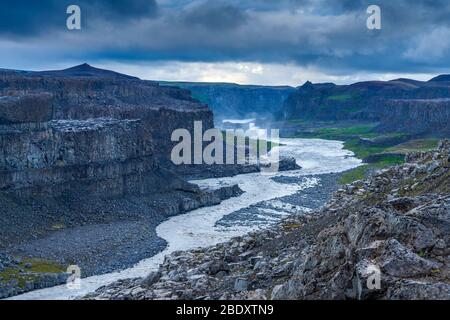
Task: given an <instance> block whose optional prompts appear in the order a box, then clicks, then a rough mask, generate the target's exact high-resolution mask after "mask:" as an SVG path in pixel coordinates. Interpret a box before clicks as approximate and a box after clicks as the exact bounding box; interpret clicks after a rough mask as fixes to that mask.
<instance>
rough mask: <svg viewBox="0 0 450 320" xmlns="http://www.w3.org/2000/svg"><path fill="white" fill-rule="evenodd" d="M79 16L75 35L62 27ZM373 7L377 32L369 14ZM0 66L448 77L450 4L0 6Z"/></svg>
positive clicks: (280, 0) (389, 0)
mask: <svg viewBox="0 0 450 320" xmlns="http://www.w3.org/2000/svg"><path fill="white" fill-rule="evenodd" d="M71 4H77V5H79V6H80V8H81V15H82V17H81V19H82V22H81V23H82V29H81V30H72V31H69V30H68V29H67V28H66V19H67V17H68V15H67V14H66V8H67V6H68V5H71ZM371 4H376V5H379V6H380V7H381V10H382V11H381V13H382V29H381V30H368V29H367V27H366V20H367V18H368V16H369V14H367V12H366V10H367V7H368V6H369V5H371ZM0 5H1V8H0V68H12V69H27V70H43V69H59V68H64V67H69V66H72V65H75V64H79V63H84V62H88V63H90V64H92V65H94V66H99V67H105V68H109V69H113V70H117V71H120V72H125V73H128V74H132V75H135V76H139V77H141V78H143V79H155V80H186V81H215V82H217V81H223V82H237V83H254V84H270V85H283V84H288V85H299V84H302V83H303V82H305V81H306V80H311V81H313V82H325V81H332V82H336V83H350V82H355V81H360V80H368V79H383V80H387V79H392V78H396V77H412V78H416V79H421V80H427V79H429V78H431V77H432V76H434V75H436V74H439V73H450V1H448V0H415V1H410V0H378V1H375V0H239V1H238V0H208V1H207V0H115V1H111V0H68V1H66V0H39V1H35V0H1V2H0Z"/></svg>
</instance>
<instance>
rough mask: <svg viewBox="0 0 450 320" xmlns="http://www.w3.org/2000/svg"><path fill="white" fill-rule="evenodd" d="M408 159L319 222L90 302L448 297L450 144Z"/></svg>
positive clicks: (294, 223)
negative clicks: (124, 300) (99, 300)
mask: <svg viewBox="0 0 450 320" xmlns="http://www.w3.org/2000/svg"><path fill="white" fill-rule="evenodd" d="M406 160H407V163H406V164H404V165H401V166H396V167H392V168H389V169H385V170H382V171H379V172H377V173H375V174H373V176H372V177H370V178H369V179H367V180H365V181H357V182H355V183H353V184H351V185H347V186H345V187H343V188H342V189H340V190H338V191H337V192H336V193H335V194H334V195H333V198H332V200H331V201H330V202H329V203H328V204H327V205H326V206H325V207H324V208H322V209H321V210H319V211H316V212H314V213H313V214H301V215H298V216H293V217H291V218H289V219H287V220H285V221H283V222H282V223H281V224H279V225H278V226H277V227H276V228H273V229H271V230H264V231H258V232H254V233H252V234H249V235H247V236H244V237H239V238H235V239H233V240H232V241H230V242H227V243H224V244H219V245H217V246H214V247H210V248H206V249H198V250H193V251H188V252H175V253H173V254H171V255H170V256H168V257H166V259H165V261H164V263H163V264H162V265H161V266H160V268H159V270H158V271H157V272H152V273H151V274H149V276H148V277H147V278H145V279H129V280H122V281H118V282H116V283H113V284H111V285H109V286H106V287H102V288H100V289H98V290H97V291H96V292H95V293H93V294H91V295H89V296H88V297H85V299H139V300H140V299H450V279H449V264H450V248H449V243H450V142H449V141H443V142H441V143H440V145H439V149H438V150H436V151H434V152H428V153H414V154H410V155H408V156H407V158H406ZM378 280H379V281H378Z"/></svg>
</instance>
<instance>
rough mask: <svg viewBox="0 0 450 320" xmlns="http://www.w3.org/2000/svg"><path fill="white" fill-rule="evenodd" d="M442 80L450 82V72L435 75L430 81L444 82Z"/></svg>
mask: <svg viewBox="0 0 450 320" xmlns="http://www.w3.org/2000/svg"><path fill="white" fill-rule="evenodd" d="M442 81H447V82H450V74H442V75H440V76H437V77H434V78H433V79H431V80H430V81H429V82H442Z"/></svg>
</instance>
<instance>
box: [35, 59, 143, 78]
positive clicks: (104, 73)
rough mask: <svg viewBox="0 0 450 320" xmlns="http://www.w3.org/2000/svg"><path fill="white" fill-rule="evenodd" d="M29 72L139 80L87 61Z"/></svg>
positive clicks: (43, 74) (46, 74) (55, 75)
mask: <svg viewBox="0 0 450 320" xmlns="http://www.w3.org/2000/svg"><path fill="white" fill-rule="evenodd" d="M30 74H31V75H36V76H49V77H84V78H116V79H129V80H139V78H136V77H132V76H129V75H126V74H122V73H118V72H114V71H110V70H104V69H99V68H95V67H92V66H90V65H89V64H87V63H84V64H80V65H78V66H75V67H71V68H68V69H64V70H51V71H38V72H30Z"/></svg>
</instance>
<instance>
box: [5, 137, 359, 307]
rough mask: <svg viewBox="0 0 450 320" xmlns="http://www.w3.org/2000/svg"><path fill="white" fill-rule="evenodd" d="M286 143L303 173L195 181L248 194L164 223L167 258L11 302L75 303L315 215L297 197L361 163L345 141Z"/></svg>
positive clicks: (161, 228)
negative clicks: (185, 256) (169, 263)
mask: <svg viewBox="0 0 450 320" xmlns="http://www.w3.org/2000/svg"><path fill="white" fill-rule="evenodd" d="M280 142H281V143H282V146H280V147H278V148H279V152H280V154H281V155H283V156H291V157H294V158H295V159H296V160H297V163H298V164H299V165H300V166H302V169H300V170H295V171H289V172H279V173H276V174H275V175H274V176H268V175H262V174H260V173H252V174H245V175H238V176H235V177H227V178H219V179H206V180H199V181H193V182H194V183H197V184H199V185H200V186H209V187H217V186H219V185H230V184H239V186H240V188H241V189H242V190H243V191H244V193H243V194H242V195H241V196H239V197H236V198H231V199H227V200H225V201H223V202H222V203H221V204H219V205H216V206H212V207H206V208H200V209H197V210H194V211H191V212H189V213H186V214H183V215H179V216H175V217H172V218H170V219H168V220H167V221H165V222H163V223H162V224H160V225H159V226H158V227H157V234H158V236H159V237H161V238H163V239H165V240H166V241H167V243H168V245H167V247H166V249H165V250H164V251H162V252H161V253H159V254H157V255H155V256H153V257H150V258H148V259H145V260H143V261H141V262H139V263H138V264H137V265H135V266H134V267H132V268H129V269H126V270H123V271H120V272H113V273H108V274H104V275H99V276H92V277H88V278H84V279H82V280H81V286H80V288H78V289H69V288H67V287H66V286H64V285H63V286H57V287H52V288H47V289H42V290H36V291H32V292H29V293H25V294H22V295H19V296H16V297H12V298H10V299H13V300H14V299H19V300H53V299H58V300H67V299H74V298H76V297H79V296H82V295H85V294H87V293H90V292H93V291H95V290H96V289H98V288H99V287H101V286H104V285H107V284H110V283H112V282H114V281H117V280H119V279H126V278H135V277H144V276H146V275H147V274H148V273H149V272H150V271H152V270H155V269H156V268H157V267H158V266H159V264H160V263H161V262H162V261H163V259H164V256H166V255H167V254H169V253H171V252H174V251H178V250H189V249H194V248H197V247H206V246H211V245H214V244H217V243H220V242H225V241H227V240H229V239H230V238H232V237H235V236H239V235H243V234H246V233H248V232H250V231H252V230H255V229H258V228H265V227H268V226H270V224H273V223H276V222H277V221H279V220H280V219H281V218H283V217H284V216H286V215H289V214H293V213H295V212H300V211H303V212H307V211H308V210H310V208H308V206H305V207H303V206H302V205H301V204H298V203H296V202H293V201H292V199H290V198H289V197H290V196H294V195H295V196H296V197H294V198H301V196H302V192H303V191H305V190H308V189H311V188H316V189H320V188H321V185H320V183H321V178H320V175H324V174H330V173H338V172H343V171H346V170H349V169H352V168H354V167H356V166H359V165H360V164H361V161H360V160H359V159H356V158H355V157H353V154H352V153H351V152H350V151H347V150H344V149H343V143H342V142H340V141H328V140H320V139H281V141H280ZM277 178H278V179H277ZM297 195H298V196H297ZM227 217H234V218H233V219H227Z"/></svg>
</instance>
